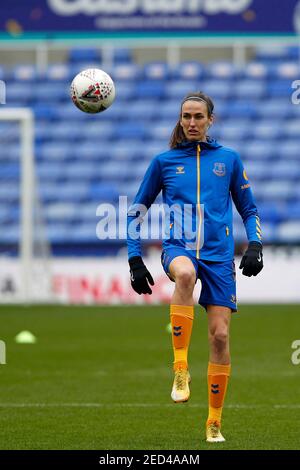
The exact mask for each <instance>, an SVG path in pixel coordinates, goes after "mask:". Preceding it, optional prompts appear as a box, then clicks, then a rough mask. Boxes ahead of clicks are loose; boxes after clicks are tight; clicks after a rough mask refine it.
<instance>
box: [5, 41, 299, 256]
mask: <svg viewBox="0 0 300 470" xmlns="http://www.w3.org/2000/svg"><path fill="white" fill-rule="evenodd" d="M100 60H101V57H100V55H99V52H98V51H95V50H93V49H88V50H87V49H74V50H71V51H70V54H69V60H68V62H67V63H63V64H51V65H50V66H49V67H48V70H47V73H46V76H40V74H39V73H38V71H37V69H36V67H35V66H34V65H31V64H28V65H18V66H15V67H11V68H8V67H3V68H2V69H1V74H2V75H1V76H3V77H4V78H6V79H8V78H9V80H7V83H8V85H7V103H9V105H10V106H20V105H22V106H23V105H24V106H30V107H31V108H32V109H33V110H34V113H35V118H36V128H35V157H36V172H37V175H38V179H39V191H40V197H41V199H42V201H43V204H44V207H45V214H46V220H47V229H48V237H49V239H50V241H51V243H52V248H53V250H54V253H55V249H56V248H57V247H60V249H59V250H57V251H58V252H59V253H63V252H64V250H63V247H64V246H67V245H68V244H69V243H71V244H73V245H74V244H76V245H77V246H81V248H82V249H83V252H84V246H89V249H90V247H91V245H95V246H96V244H97V240H96V239H95V225H96V222H97V219H96V207H97V204H99V203H101V202H111V203H116V202H117V200H118V195H119V194H125V195H128V196H129V199H130V200H131V199H132V197H133V196H134V193H135V191H136V189H137V187H138V184H139V182H140V180H141V178H142V176H143V174H144V171H145V169H146V167H147V165H148V164H149V162H150V160H151V158H153V157H154V156H155V155H156V154H157V153H158V152H160V151H163V150H164V149H166V148H167V145H168V139H169V136H170V132H171V130H172V128H173V126H174V124H175V122H176V119H177V116H178V106H179V103H180V100H181V98H182V97H183V96H184V95H185V94H186V93H187V92H189V91H193V90H197V89H202V90H204V91H205V92H206V93H208V94H210V95H211V96H212V97H213V98H214V99H215V104H216V109H215V112H216V123H215V125H214V127H213V128H212V131H211V136H212V137H215V138H217V139H220V141H221V143H223V144H224V145H228V146H231V147H233V148H235V149H236V150H239V151H240V152H241V154H242V159H243V161H244V164H245V167H246V169H247V173H248V175H249V178H250V181H251V183H252V185H253V188H254V193H255V198H256V200H257V203H258V207H259V211H260V215H261V218H262V223H263V227H264V243H293V241H294V240H296V239H297V236H298V235H299V225H300V191H299V183H300V164H299V163H300V153H299V149H300V132H299V131H300V105H299V106H296V105H295V106H292V105H291V94H292V89H291V82H292V81H293V80H295V79H297V78H298V77H297V74H298V62H297V60H298V59H297V55H296V50H295V48H291V47H283V48H282V49H281V50H280V54H278V53H276V54H273V53H271V52H270V50H269V51H268V50H265V51H264V49H263V48H259V49H258V51H257V54H256V57H255V58H254V60H252V61H251V62H250V63H248V64H247V66H246V67H244V68H243V69H241V68H239V69H238V68H236V67H235V66H234V65H233V64H232V63H231V62H220V61H219V62H214V63H210V64H206V65H205V64H201V63H198V62H182V63H180V64H179V65H178V66H176V67H173V68H171V67H168V65H167V64H166V63H163V62H153V63H148V64H145V65H138V64H136V63H134V62H133V59H132V54H131V51H130V50H127V49H117V50H116V52H115V55H114V58H113V61H114V66H112V68H111V70H108V72H109V73H110V74H111V76H112V78H113V79H114V81H115V85H116V92H117V99H116V101H115V103H114V105H113V106H112V107H111V108H110V109H109V110H107V111H106V112H105V113H103V114H101V115H98V116H95V115H87V114H84V113H82V112H80V111H79V110H78V109H77V108H76V107H75V106H74V105H73V104H72V103H71V102H70V98H69V83H70V80H71V78H72V77H73V76H74V75H75V74H76V73H78V71H79V70H81V69H83V68H86V67H87V66H89V67H90V66H95V67H98V68H99V67H101V63H99V61H100ZM0 133H1V139H2V145H1V147H0V160H1V173H0V180H1V185H0V200H1V210H0V226H2V227H4V226H5V225H6V224H7V222H8V221H9V222H10V225H9V229H8V228H6V230H1V231H0V244H5V243H7V242H8V241H9V242H11V243H12V242H14V241H16V240H17V237H18V225H17V218H18V215H19V214H18V211H17V201H18V197H19V187H18V178H19V164H18V159H19V151H20V147H19V144H18V143H17V142H18V139H19V130H18V127H17V124H15V123H7V122H0ZM235 233H236V238H237V240H240V241H241V240H244V239H245V236H244V232H243V226H242V223H241V221H240V220H239V218H238V217H237V215H235ZM297 234H298V235H297ZM96 251H97V248H96Z"/></svg>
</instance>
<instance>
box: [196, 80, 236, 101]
mask: <svg viewBox="0 0 300 470" xmlns="http://www.w3.org/2000/svg"><path fill="white" fill-rule="evenodd" d="M197 88H199V86H198V87H197ZM201 88H202V89H203V90H205V93H206V94H207V95H209V96H212V97H216V98H222V99H225V98H226V99H228V98H229V97H230V96H231V95H232V90H233V87H232V84H231V83H230V81H229V80H228V81H227V80H224V79H223V78H222V79H211V80H209V81H204V82H203V84H202V85H201ZM192 91H193V90H192Z"/></svg>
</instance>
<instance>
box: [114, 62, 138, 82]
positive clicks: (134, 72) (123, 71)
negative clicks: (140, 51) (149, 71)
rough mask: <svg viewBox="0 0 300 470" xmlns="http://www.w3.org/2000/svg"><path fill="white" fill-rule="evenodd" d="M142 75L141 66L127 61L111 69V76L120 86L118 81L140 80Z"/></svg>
mask: <svg viewBox="0 0 300 470" xmlns="http://www.w3.org/2000/svg"><path fill="white" fill-rule="evenodd" d="M141 75H142V71H141V67H140V66H138V65H137V64H131V63H125V64H116V65H115V66H114V67H113V70H112V71H111V76H112V78H113V80H115V82H116V86H117V88H118V83H119V82H121V81H123V80H125V81H132V82H134V81H135V80H138V79H139V78H140V77H141Z"/></svg>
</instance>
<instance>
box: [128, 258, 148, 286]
mask: <svg viewBox="0 0 300 470" xmlns="http://www.w3.org/2000/svg"><path fill="white" fill-rule="evenodd" d="M129 266H130V280H131V286H132V288H133V289H134V290H135V292H137V293H138V294H152V290H151V288H150V286H149V284H150V285H151V286H154V281H153V279H152V276H151V274H150V273H149V271H148V269H147V268H146V266H145V265H144V263H143V260H142V258H141V257H140V256H134V257H133V258H130V260H129ZM148 282H149V284H148Z"/></svg>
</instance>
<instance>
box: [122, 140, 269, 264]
mask: <svg viewBox="0 0 300 470" xmlns="http://www.w3.org/2000/svg"><path fill="white" fill-rule="evenodd" d="M160 191H162V196H163V203H164V204H166V205H167V206H168V207H169V206H173V205H175V206H174V207H175V210H174V211H171V212H170V214H169V215H170V217H169V218H168V221H167V224H168V226H167V227H166V233H167V234H168V235H167V238H166V239H164V240H163V248H164V249H167V248H168V247H174V246H182V247H187V246H188V247H189V248H188V249H191V250H192V254H193V255H194V256H195V257H196V258H198V259H200V258H201V259H203V260H209V261H228V260H232V259H233V256H234V240H233V235H232V200H233V202H234V204H235V206H236V208H237V210H238V212H239V213H240V215H241V217H242V219H243V223H244V225H245V229H246V233H247V237H248V241H249V242H250V241H258V242H261V228H260V221H259V217H258V213H257V208H256V205H255V202H254V199H253V195H252V191H251V188H250V184H249V181H248V178H247V175H246V172H245V170H244V168H243V165H242V162H241V159H240V157H239V154H238V153H237V152H235V151H234V150H232V149H230V148H226V147H223V146H222V145H220V144H219V143H218V142H216V141H215V140H212V139H208V141H207V142H192V141H187V142H183V143H182V144H179V145H178V146H177V147H176V148H175V149H171V150H168V151H166V152H164V153H161V154H159V155H157V156H156V157H155V158H154V159H153V160H152V162H151V164H150V166H149V168H148V170H147V171H146V174H145V176H144V179H143V181H142V183H141V186H140V188H139V190H138V192H137V195H136V197H135V200H134V203H133V205H132V206H131V207H130V208H129V210H128V216H127V226H129V224H130V223H131V222H132V221H133V220H134V219H136V218H137V217H139V212H138V210H137V206H135V205H136V204H143V205H144V206H146V208H147V209H149V208H150V206H151V204H152V203H153V202H154V200H155V198H156V197H157V195H158V194H159V192H160ZM184 205H186V206H185V207H186V208H187V211H186V213H189V214H190V215H191V219H192V225H191V227H192V230H193V232H194V238H193V237H192V236H190V235H191V233H190V231H189V230H185V229H184V228H181V229H178V223H179V222H180V221H181V223H183V222H182V220H183V219H182V214H183V209H184ZM176 208H177V209H176ZM139 220H140V221H141V218H139ZM135 222H137V220H135ZM169 227H170V228H169ZM191 227H190V228H191ZM180 230H181V232H180ZM127 234H128V235H127V245H128V257H129V259H130V258H132V257H133V256H141V241H140V239H133V238H132V237H131V236H130V235H129V232H128V231H127ZM191 241H192V243H191Z"/></svg>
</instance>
